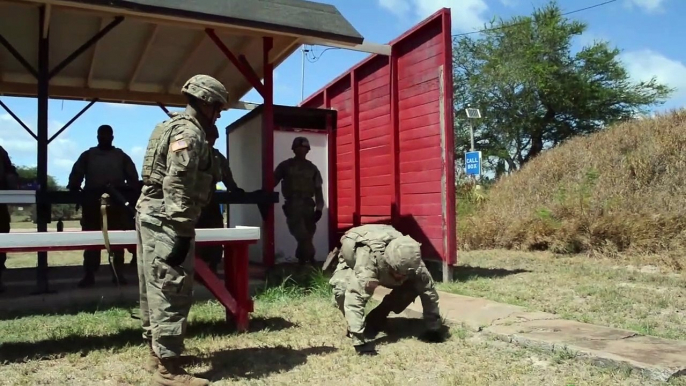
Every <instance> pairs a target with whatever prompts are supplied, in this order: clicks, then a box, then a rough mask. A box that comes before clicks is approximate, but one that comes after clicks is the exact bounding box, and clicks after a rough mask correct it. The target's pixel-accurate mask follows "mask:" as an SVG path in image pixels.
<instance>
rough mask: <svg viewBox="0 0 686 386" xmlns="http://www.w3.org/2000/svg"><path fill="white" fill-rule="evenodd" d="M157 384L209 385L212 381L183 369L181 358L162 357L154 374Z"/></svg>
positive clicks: (178, 385)
mask: <svg viewBox="0 0 686 386" xmlns="http://www.w3.org/2000/svg"><path fill="white" fill-rule="evenodd" d="M153 384H154V385H157V386H207V385H209V384H210V381H208V380H207V379H202V378H197V377H194V376H192V375H190V374H188V373H187V372H186V370H184V369H182V368H181V366H180V365H179V358H160V364H159V365H158V366H157V372H156V373H155V375H153Z"/></svg>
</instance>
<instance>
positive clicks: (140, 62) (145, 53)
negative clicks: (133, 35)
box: [126, 24, 159, 91]
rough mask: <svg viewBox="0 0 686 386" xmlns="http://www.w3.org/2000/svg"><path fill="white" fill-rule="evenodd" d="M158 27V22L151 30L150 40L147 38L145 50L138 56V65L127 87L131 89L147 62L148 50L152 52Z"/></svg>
mask: <svg viewBox="0 0 686 386" xmlns="http://www.w3.org/2000/svg"><path fill="white" fill-rule="evenodd" d="M158 29H159V27H158V25H157V24H155V25H153V27H152V31H150V35H148V40H146V42H145V46H143V51H141V53H140V56H138V60H137V61H136V67H135V68H134V70H133V72H132V73H131V76H130V77H129V85H128V87H127V88H126V89H127V90H129V91H130V90H131V87H132V86H133V84H134V83H135V82H136V78H137V77H138V73H139V72H140V71H141V68H142V67H143V63H144V62H145V58H146V57H147V56H148V52H150V47H151V46H152V42H153V41H154V40H155V36H157V30H158Z"/></svg>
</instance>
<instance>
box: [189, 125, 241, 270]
mask: <svg viewBox="0 0 686 386" xmlns="http://www.w3.org/2000/svg"><path fill="white" fill-rule="evenodd" d="M217 138H219V130H218V129H217V127H216V126H215V127H214V128H213V129H212V130H211V131H209V132H208V133H207V143H208V144H209V145H210V149H211V151H212V156H213V159H212V167H213V172H212V174H213V175H214V179H213V180H212V191H213V192H214V191H215V190H216V186H217V183H219V182H221V183H223V184H224V186H225V187H226V189H227V190H228V191H229V192H232V193H244V192H245V191H244V190H243V189H242V188H240V187H238V185H237V184H236V181H235V180H234V179H233V173H231V167H230V165H229V160H227V159H226V157H225V156H224V154H222V153H221V152H220V151H219V150H217V149H216V148H215V147H214V143H215V142H216V141H217ZM219 205H220V204H219V202H217V201H216V200H215V199H214V195H212V199H211V200H210V203H209V204H208V205H207V206H205V207H204V208H203V209H202V211H201V212H200V218H198V223H197V224H196V226H195V227H196V229H204V228H223V227H224V216H223V215H222V212H221V209H220V207H219ZM222 252H223V249H222V246H221V245H208V246H205V247H199V248H198V249H197V253H196V255H197V256H199V257H200V258H201V259H203V260H204V261H205V262H207V265H209V267H210V270H212V272H214V273H217V267H218V265H219V263H220V262H221V260H222Z"/></svg>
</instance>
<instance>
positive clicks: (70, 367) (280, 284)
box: [0, 270, 686, 386]
mask: <svg viewBox="0 0 686 386" xmlns="http://www.w3.org/2000/svg"><path fill="white" fill-rule="evenodd" d="M271 279H272V280H271V282H270V283H269V284H267V285H265V287H263V288H261V289H260V290H259V291H258V293H257V295H256V296H255V312H254V313H253V314H252V316H251V327H250V331H249V332H248V333H244V334H240V333H236V332H235V331H234V330H233V329H232V327H231V326H230V325H229V324H227V323H226V322H225V320H224V319H225V310H224V309H223V307H221V306H220V305H219V304H218V303H217V302H215V301H205V302H198V303H196V304H195V305H194V307H193V309H192V310H191V315H190V323H189V327H188V331H187V332H188V337H187V340H186V343H187V349H186V351H187V352H186V355H187V362H188V367H187V368H188V369H189V370H190V371H191V372H193V373H195V374H199V375H201V376H204V377H207V378H210V379H211V380H212V381H213V382H214V384H218V385H228V384H232V385H233V384H238V385H298V384H307V385H331V384H342V383H345V384H368V385H456V384H464V385H467V384H469V385H508V386H509V385H514V384H516V385H525V384H526V385H539V384H540V385H569V384H574V385H658V384H660V383H658V382H653V381H650V380H648V379H645V378H643V377H642V376H640V375H639V374H636V373H633V372H631V371H627V370H626V369H623V368H599V367H596V366H594V365H592V364H590V363H588V362H585V361H583V360H579V359H578V358H574V357H573V356H569V355H564V353H561V354H560V353H557V354H551V353H549V352H545V351H541V350H535V349H525V348H521V347H517V346H515V345H510V344H506V343H503V342H499V341H496V340H491V339H488V338H485V337H483V336H481V335H479V334H475V333H473V332H471V331H468V330H466V329H463V328H460V327H458V326H453V327H452V328H451V337H450V339H449V340H448V341H447V342H445V343H442V344H427V343H423V342H421V341H419V340H418V339H417V338H416V335H417V334H419V333H420V332H421V331H422V329H423V323H422V322H421V320H412V319H404V318H393V319H391V321H390V323H389V324H390V326H389V331H390V332H389V333H388V334H386V335H384V334H382V335H381V336H380V337H379V338H378V350H379V355H378V356H376V357H371V358H363V357H359V356H357V355H356V354H355V353H354V350H353V348H352V347H351V346H350V342H349V340H348V339H347V338H345V337H344V333H345V329H346V327H345V322H344V320H343V317H342V315H341V314H340V313H339V311H338V310H337V309H336V308H335V307H334V305H333V302H332V300H331V297H330V295H331V291H330V289H329V287H328V285H326V282H327V277H326V276H325V275H323V274H321V272H317V271H310V272H308V271H297V270H296V271H290V272H289V271H287V270H284V271H282V272H275V273H272V275H271ZM68 311H70V310H64V312H63V313H64V314H63V315H34V316H28V315H26V316H21V315H17V316H16V317H15V318H12V319H10V320H3V321H0V361H2V363H3V366H1V367H0V384H8V385H34V384H110V383H111V384H122V385H140V384H146V383H147V382H148V380H149V378H150V375H149V374H147V373H146V372H145V371H144V370H143V369H142V363H143V361H144V360H145V355H146V349H145V348H144V347H143V346H142V344H141V343H142V342H141V337H140V327H139V321H138V320H136V319H134V318H132V316H131V314H132V313H134V314H135V313H136V309H135V306H134V305H125V304H124V305H119V306H115V307H111V308H107V309H98V308H97V307H95V306H94V307H91V308H88V309H84V310H81V311H80V312H74V313H72V314H69V313H68ZM679 382H681V381H678V380H677V381H672V382H670V384H672V385H685V384H686V383H683V382H681V383H679Z"/></svg>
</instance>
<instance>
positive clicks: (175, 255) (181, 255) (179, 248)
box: [166, 236, 191, 267]
mask: <svg viewBox="0 0 686 386" xmlns="http://www.w3.org/2000/svg"><path fill="white" fill-rule="evenodd" d="M190 249H191V238H190V237H178V236H177V237H176V239H175V240H174V245H173V246H172V250H171V253H170V254H169V257H167V259H166V262H167V264H169V265H171V266H172V267H178V266H180V265H181V264H183V262H184V261H186V257H187V256H188V251H189V250H190Z"/></svg>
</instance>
